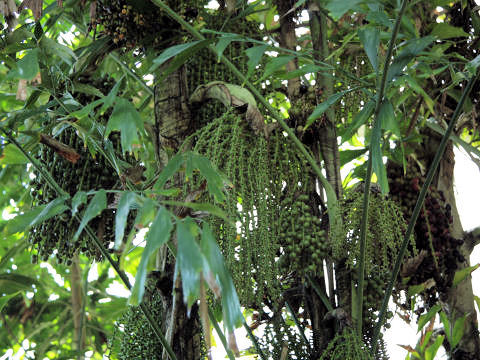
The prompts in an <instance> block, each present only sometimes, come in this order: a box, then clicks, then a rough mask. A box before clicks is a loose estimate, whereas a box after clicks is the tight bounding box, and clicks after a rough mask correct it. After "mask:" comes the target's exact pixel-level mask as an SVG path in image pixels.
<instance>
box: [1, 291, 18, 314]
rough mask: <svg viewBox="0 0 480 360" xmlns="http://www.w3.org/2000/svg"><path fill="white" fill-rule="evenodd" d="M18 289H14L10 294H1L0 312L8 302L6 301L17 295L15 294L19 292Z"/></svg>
mask: <svg viewBox="0 0 480 360" xmlns="http://www.w3.org/2000/svg"><path fill="white" fill-rule="evenodd" d="M19 292H20V291H15V292H13V293H11V294H8V295H3V294H1V295H2V296H0V312H2V310H3V308H4V307H5V305H7V304H8V302H9V301H10V299H11V298H13V297H15V296H17V294H18V293H19Z"/></svg>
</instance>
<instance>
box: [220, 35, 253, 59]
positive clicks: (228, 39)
mask: <svg viewBox="0 0 480 360" xmlns="http://www.w3.org/2000/svg"><path fill="white" fill-rule="evenodd" d="M241 39H242V38H241V37H240V36H238V35H236V34H225V35H222V36H221V37H220V38H219V39H218V42H217V43H216V44H215V52H216V53H217V58H218V59H220V57H221V56H222V55H223V52H224V51H225V49H226V48H227V47H228V45H230V44H231V43H232V42H233V41H235V40H241ZM247 51H248V50H247Z"/></svg>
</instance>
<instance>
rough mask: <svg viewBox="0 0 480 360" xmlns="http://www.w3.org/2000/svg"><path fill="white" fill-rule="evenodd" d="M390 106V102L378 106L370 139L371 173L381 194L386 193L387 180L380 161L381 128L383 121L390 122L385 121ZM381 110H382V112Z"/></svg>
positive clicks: (381, 160) (383, 166)
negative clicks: (375, 177) (374, 176)
mask: <svg viewBox="0 0 480 360" xmlns="http://www.w3.org/2000/svg"><path fill="white" fill-rule="evenodd" d="M389 106H391V104H390V102H389V101H388V100H387V101H383V102H382V104H381V105H380V111H379V113H378V117H377V121H375V126H374V128H373V131H372V138H371V141H370V155H371V156H372V160H371V161H372V165H373V171H374V172H375V174H376V175H377V181H378V184H379V185H380V189H382V193H383V194H387V193H388V179H387V170H386V169H385V164H384V163H383V159H382V149H381V145H382V126H383V124H384V122H385V121H390V120H388V119H385V117H386V116H388V115H391V114H390V111H389V110H388V107H389ZM382 109H383V110H382Z"/></svg>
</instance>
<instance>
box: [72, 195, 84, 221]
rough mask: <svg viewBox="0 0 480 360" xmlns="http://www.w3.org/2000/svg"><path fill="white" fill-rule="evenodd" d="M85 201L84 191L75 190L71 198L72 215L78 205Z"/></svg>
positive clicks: (76, 210)
mask: <svg viewBox="0 0 480 360" xmlns="http://www.w3.org/2000/svg"><path fill="white" fill-rule="evenodd" d="M86 203H87V193H86V192H85V191H77V192H76V193H75V195H74V196H73V198H72V216H75V214H76V213H77V212H78V208H79V206H81V205H83V204H86Z"/></svg>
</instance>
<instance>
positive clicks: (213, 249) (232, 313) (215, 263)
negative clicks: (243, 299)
mask: <svg viewBox="0 0 480 360" xmlns="http://www.w3.org/2000/svg"><path fill="white" fill-rule="evenodd" d="M200 245H201V248H202V252H203V255H204V256H205V259H206V261H207V263H208V266H209V268H210V271H211V272H212V274H213V276H214V277H215V279H218V282H219V284H220V290H221V296H222V311H223V321H224V322H225V326H226V327H227V329H228V331H229V332H231V331H233V329H235V328H236V327H238V326H240V325H241V323H242V321H243V315H242V312H241V308H240V302H239V300H238V295H237V292H236V290H235V286H234V285H233V280H232V277H231V275H230V271H229V270H228V269H227V266H226V264H225V260H224V258H223V256H222V253H221V251H220V248H219V247H218V245H217V242H216V241H215V238H214V236H213V233H212V230H211V229H210V226H209V225H208V223H204V225H203V228H202V237H201V244H200Z"/></svg>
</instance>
